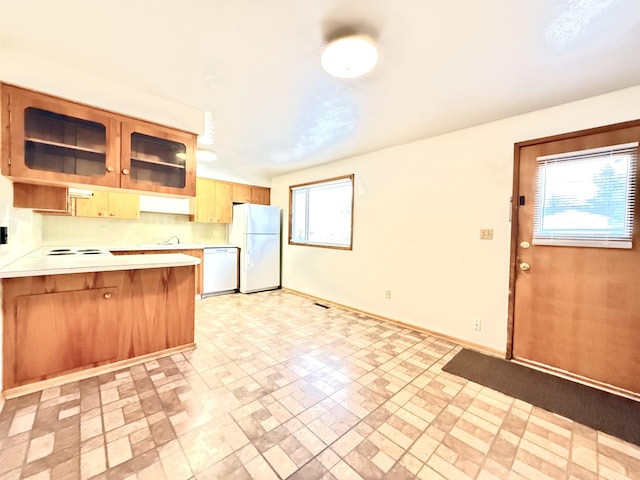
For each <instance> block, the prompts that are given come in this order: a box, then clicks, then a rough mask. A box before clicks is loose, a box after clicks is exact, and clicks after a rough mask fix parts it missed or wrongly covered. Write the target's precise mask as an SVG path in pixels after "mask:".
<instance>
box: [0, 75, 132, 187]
mask: <svg viewBox="0 0 640 480" xmlns="http://www.w3.org/2000/svg"><path fill="white" fill-rule="evenodd" d="M2 113H3V115H2V135H3V138H2V143H3V145H6V146H8V148H6V147H3V155H2V157H3V158H2V173H3V175H6V176H10V177H12V178H14V179H15V178H19V179H30V180H35V181H40V182H44V183H46V182H52V183H73V182H75V183H82V184H91V185H101V186H109V187H117V186H119V184H120V173H119V168H118V167H119V158H118V156H119V150H120V145H119V141H120V125H119V122H118V119H117V118H116V117H115V116H114V115H111V114H108V113H106V112H102V111H100V110H96V109H93V108H90V107H87V106H84V105H78V104H76V103H73V102H67V101H64V100H60V99H56V98H54V97H49V96H47V95H43V94H39V93H36V92H31V91H28V90H23V89H20V88H14V87H9V86H7V85H2Z"/></svg>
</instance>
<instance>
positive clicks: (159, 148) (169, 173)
mask: <svg viewBox="0 0 640 480" xmlns="http://www.w3.org/2000/svg"><path fill="white" fill-rule="evenodd" d="M195 143H196V136H195V135H193V134H190V133H186V132H180V131H177V130H171V129H169V128H165V127H161V126H158V125H153V124H149V123H144V122H140V123H133V122H123V123H122V160H121V167H122V168H121V170H120V185H121V186H122V187H123V188H132V189H137V190H145V191H151V192H158V193H171V194H177V195H187V196H194V195H195Z"/></svg>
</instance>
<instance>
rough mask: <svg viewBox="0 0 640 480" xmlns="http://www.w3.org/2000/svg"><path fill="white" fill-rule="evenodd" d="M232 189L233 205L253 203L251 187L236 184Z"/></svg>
mask: <svg viewBox="0 0 640 480" xmlns="http://www.w3.org/2000/svg"><path fill="white" fill-rule="evenodd" d="M231 188H232V200H233V203H251V190H252V189H251V185H243V184H240V183H234V184H233V186H232V187H231Z"/></svg>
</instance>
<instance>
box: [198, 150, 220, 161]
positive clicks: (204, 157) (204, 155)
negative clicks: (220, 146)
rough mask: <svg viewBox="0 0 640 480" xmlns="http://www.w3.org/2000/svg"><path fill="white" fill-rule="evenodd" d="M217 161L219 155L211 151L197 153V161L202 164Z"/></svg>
mask: <svg viewBox="0 0 640 480" xmlns="http://www.w3.org/2000/svg"><path fill="white" fill-rule="evenodd" d="M217 159H218V155H217V154H216V152H212V151H211V150H202V149H198V150H197V151H196V160H198V161H200V162H215V161H216V160H217Z"/></svg>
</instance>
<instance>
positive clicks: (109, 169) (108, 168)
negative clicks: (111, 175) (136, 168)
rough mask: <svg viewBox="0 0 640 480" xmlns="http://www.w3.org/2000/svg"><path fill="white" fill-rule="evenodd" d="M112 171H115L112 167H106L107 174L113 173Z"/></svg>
mask: <svg viewBox="0 0 640 480" xmlns="http://www.w3.org/2000/svg"><path fill="white" fill-rule="evenodd" d="M114 170H115V168H114V167H112V166H108V167H107V172H113V171H114Z"/></svg>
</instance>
